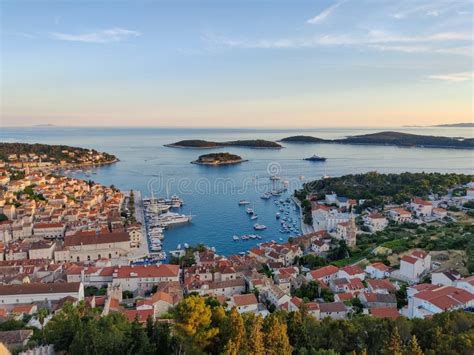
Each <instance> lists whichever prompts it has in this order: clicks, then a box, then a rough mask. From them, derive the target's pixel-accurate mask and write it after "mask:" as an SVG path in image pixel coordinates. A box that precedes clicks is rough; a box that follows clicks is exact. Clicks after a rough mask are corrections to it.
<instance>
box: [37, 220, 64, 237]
mask: <svg viewBox="0 0 474 355" xmlns="http://www.w3.org/2000/svg"><path fill="white" fill-rule="evenodd" d="M65 231H66V225H65V224H63V223H37V224H35V225H34V227H33V234H34V235H35V236H36V237H41V238H46V239H62V238H64V232H65Z"/></svg>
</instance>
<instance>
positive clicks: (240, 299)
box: [230, 293, 258, 313]
mask: <svg viewBox="0 0 474 355" xmlns="http://www.w3.org/2000/svg"><path fill="white" fill-rule="evenodd" d="M230 305H232V306H235V307H236V308H237V311H238V312H239V313H246V312H252V313H257V312H258V301H257V297H255V295H254V294H253V293H249V294H246V295H233V296H232V297H231V302H230Z"/></svg>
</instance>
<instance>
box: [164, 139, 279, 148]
mask: <svg viewBox="0 0 474 355" xmlns="http://www.w3.org/2000/svg"><path fill="white" fill-rule="evenodd" d="M165 147H172V148H201V149H202V148H219V147H246V148H263V149H280V148H283V147H282V146H281V145H280V144H278V143H276V142H272V141H266V140H263V139H251V140H237V141H229V142H212V141H205V140H200V139H188V140H182V141H179V142H176V143H172V144H165Z"/></svg>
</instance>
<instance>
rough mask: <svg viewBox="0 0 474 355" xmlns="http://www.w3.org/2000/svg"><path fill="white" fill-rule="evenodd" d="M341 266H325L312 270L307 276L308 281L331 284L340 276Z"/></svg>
mask: <svg viewBox="0 0 474 355" xmlns="http://www.w3.org/2000/svg"><path fill="white" fill-rule="evenodd" d="M338 272H339V268H338V267H336V266H334V265H328V266H323V267H321V268H319V269H316V270H313V271H310V272H309V273H308V274H307V275H306V278H307V280H308V281H319V282H324V283H325V284H329V282H331V281H333V280H335V279H336V278H337V277H338V275H337V274H338Z"/></svg>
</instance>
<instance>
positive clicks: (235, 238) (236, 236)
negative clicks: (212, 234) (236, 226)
mask: <svg viewBox="0 0 474 355" xmlns="http://www.w3.org/2000/svg"><path fill="white" fill-rule="evenodd" d="M232 239H234V240H235V241H237V240H239V239H240V238H239V236H238V235H234V236H233V237H232Z"/></svg>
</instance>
